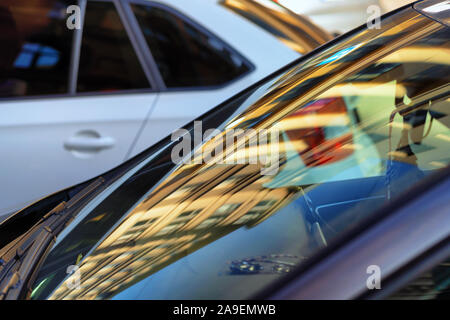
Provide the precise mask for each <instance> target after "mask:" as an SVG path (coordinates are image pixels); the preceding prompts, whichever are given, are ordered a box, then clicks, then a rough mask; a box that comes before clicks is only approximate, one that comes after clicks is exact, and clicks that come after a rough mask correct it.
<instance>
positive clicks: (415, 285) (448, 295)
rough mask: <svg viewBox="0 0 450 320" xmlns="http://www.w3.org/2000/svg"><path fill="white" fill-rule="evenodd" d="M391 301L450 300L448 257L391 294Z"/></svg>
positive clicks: (449, 265)
mask: <svg viewBox="0 0 450 320" xmlns="http://www.w3.org/2000/svg"><path fill="white" fill-rule="evenodd" d="M389 299H392V300H404V299H407V300H450V257H449V258H448V259H447V260H445V261H442V262H440V263H439V264H438V265H436V266H434V267H433V268H432V269H431V270H428V271H426V272H424V273H423V274H421V275H420V276H419V277H417V278H416V279H414V280H413V281H411V282H410V283H408V284H407V285H406V286H405V287H403V288H402V289H400V290H398V291H397V292H396V293H394V294H392V295H391V296H390V297H389Z"/></svg>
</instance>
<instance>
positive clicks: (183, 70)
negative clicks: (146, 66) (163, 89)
mask: <svg viewBox="0 0 450 320" xmlns="http://www.w3.org/2000/svg"><path fill="white" fill-rule="evenodd" d="M131 7H132V9H133V11H134V13H135V15H136V18H137V20H138V23H139V25H140V27H141V28H142V32H143V33H144V36H145V40H146V41H147V44H148V46H149V48H150V50H151V52H152V54H153V57H154V59H155V61H156V64H157V65H158V68H159V71H160V73H161V76H162V78H163V80H164V82H165V84H166V86H167V87H169V88H174V87H199V86H200V87H201V86H213V85H220V84H223V83H226V82H228V81H231V80H233V79H235V78H237V77H239V76H240V75H242V74H244V73H245V72H247V71H249V65H248V64H247V63H246V62H245V60H244V59H243V58H242V57H241V56H240V55H239V54H238V53H236V52H235V51H234V50H231V48H230V47H228V46H227V45H226V44H225V43H223V42H222V41H221V40H220V39H218V38H217V37H215V36H214V35H212V34H210V33H208V32H206V31H205V30H201V29H200V28H198V27H197V26H195V25H194V24H192V23H189V22H188V21H186V20H185V19H183V18H182V17H181V16H180V15H179V14H177V13H175V12H172V11H169V10H167V9H165V8H162V7H157V6H150V5H148V6H146V5H137V4H132V5H131Z"/></svg>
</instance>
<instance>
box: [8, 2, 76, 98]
mask: <svg viewBox="0 0 450 320" xmlns="http://www.w3.org/2000/svg"><path fill="white" fill-rule="evenodd" d="M73 2H75V1H63V0H48V1H38V2H36V1H32V2H30V1H27V0H3V1H2V2H1V3H0V30H1V32H0V48H1V49H0V98H9V97H18V96H35V95H47V94H63V93H67V91H68V79H69V66H70V57H71V51H72V37H73V32H72V31H70V30H68V29H67V26H66V19H67V15H66V8H67V7H68V6H69V5H71V4H72V3H73Z"/></svg>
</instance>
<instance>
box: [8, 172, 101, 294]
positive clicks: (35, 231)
mask: <svg viewBox="0 0 450 320" xmlns="http://www.w3.org/2000/svg"><path fill="white" fill-rule="evenodd" d="M104 181H105V180H104V179H103V178H102V177H100V178H98V179H96V180H95V181H94V182H92V183H91V184H89V185H88V186H87V187H86V188H84V189H83V190H81V191H80V192H79V193H77V194H76V195H75V196H74V197H73V198H71V199H70V200H69V201H67V202H65V201H63V202H61V203H60V204H59V205H58V206H56V207H55V208H54V209H53V210H51V211H50V212H48V213H47V214H46V215H45V216H44V217H43V218H42V219H41V220H40V221H39V222H38V223H37V224H36V225H35V226H34V227H33V228H31V229H30V231H28V232H27V233H26V234H25V235H24V236H23V237H22V238H21V239H20V241H18V243H16V244H15V245H14V246H13V247H12V248H9V249H8V250H7V251H6V252H5V253H4V254H3V255H2V256H1V257H0V300H15V299H23V298H26V297H28V296H29V294H30V292H31V288H30V286H31V285H32V284H33V281H34V279H33V276H34V275H35V274H36V271H37V270H39V265H40V264H41V263H42V262H43V260H44V258H45V257H46V256H47V253H48V252H49V250H50V249H51V248H52V246H53V244H54V243H55V241H56V236H57V235H58V234H59V233H60V232H61V231H62V230H63V229H64V228H65V227H66V226H67V224H68V223H69V222H70V221H71V220H72V219H73V218H74V216H75V212H77V211H76V208H79V206H80V205H81V204H83V203H84V202H85V201H82V202H81V200H86V197H87V196H88V195H92V193H93V192H94V191H95V190H97V191H98V189H99V187H100V186H101V185H102V184H103V183H104ZM89 198H91V197H89Z"/></svg>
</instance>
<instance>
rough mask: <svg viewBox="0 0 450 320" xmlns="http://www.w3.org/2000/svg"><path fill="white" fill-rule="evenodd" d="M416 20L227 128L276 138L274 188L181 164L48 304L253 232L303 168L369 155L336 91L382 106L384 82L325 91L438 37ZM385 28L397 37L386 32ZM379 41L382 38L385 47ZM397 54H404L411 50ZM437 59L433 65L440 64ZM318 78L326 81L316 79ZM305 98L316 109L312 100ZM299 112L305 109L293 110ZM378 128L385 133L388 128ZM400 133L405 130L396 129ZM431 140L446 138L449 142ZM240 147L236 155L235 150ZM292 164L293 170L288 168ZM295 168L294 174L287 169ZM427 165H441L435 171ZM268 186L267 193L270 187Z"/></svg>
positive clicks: (221, 167) (253, 176) (238, 172)
mask: <svg viewBox="0 0 450 320" xmlns="http://www.w3.org/2000/svg"><path fill="white" fill-rule="evenodd" d="M227 2H230V3H231V2H232V1H227ZM418 19H419V18H418V16H417V15H415V14H414V15H412V16H411V18H410V19H407V20H406V22H403V23H400V24H399V25H395V26H391V31H384V32H381V31H373V32H379V34H378V36H377V37H375V38H373V39H372V40H371V41H378V42H379V41H380V39H381V40H383V41H384V42H385V45H383V46H381V47H380V48H379V49H375V50H374V52H373V53H372V52H371V53H369V54H368V55H364V56H361V57H360V58H357V59H355V60H351V61H347V60H345V57H343V58H341V59H337V60H336V61H334V62H333V63H332V64H333V66H332V67H331V66H330V65H322V66H321V67H319V68H312V69H311V68H305V69H304V70H303V71H302V70H299V71H298V75H295V76H293V77H292V80H290V81H288V82H279V86H278V87H275V88H274V89H273V91H272V94H271V95H269V96H265V97H263V99H261V100H259V101H257V102H256V103H254V104H253V105H252V106H250V107H249V108H248V110H247V111H246V112H244V114H243V115H242V116H239V117H237V118H235V119H233V120H231V123H233V124H234V125H232V126H230V125H229V126H228V127H227V130H224V131H223V132H222V133H220V134H219V135H218V137H225V136H226V134H227V132H229V131H230V130H231V129H235V128H247V127H250V125H249V124H252V125H251V126H252V128H253V129H269V130H274V129H277V130H279V131H280V139H279V141H280V146H281V147H280V149H279V152H280V154H279V158H278V160H279V162H280V169H279V170H280V171H279V173H280V174H279V176H277V179H275V178H274V177H270V176H265V175H262V174H261V171H260V169H261V164H258V163H256V164H251V163H243V164H239V163H238V164H227V163H201V164H196V163H195V162H194V163H192V162H191V163H188V164H184V165H180V166H179V167H177V168H176V170H175V171H173V172H172V173H171V174H170V176H169V177H168V178H167V179H165V180H164V182H163V183H162V184H160V185H159V186H158V187H157V188H156V189H155V190H154V191H152V192H151V193H150V194H149V195H147V196H146V198H145V200H144V201H142V202H140V203H139V204H138V205H137V206H136V207H135V208H133V209H132V210H131V212H129V213H128V214H127V216H126V218H125V219H124V220H123V221H122V222H121V224H120V225H119V226H118V227H117V228H115V229H114V230H113V231H112V232H111V233H110V234H109V235H108V236H107V237H106V238H105V239H104V240H102V242H101V243H100V244H99V245H98V247H97V248H96V249H95V250H94V251H93V252H92V253H91V254H90V255H89V256H87V257H86V258H85V259H84V260H83V261H82V263H81V265H80V274H81V276H82V278H81V287H80V288H75V289H69V288H68V286H66V285H65V284H64V283H63V284H62V285H60V286H59V288H58V289H57V290H56V291H55V292H54V293H53V294H52V295H51V297H50V299H71V298H72V299H73V298H77V299H94V298H97V297H101V296H102V295H107V294H108V293H110V292H118V291H120V290H121V289H124V288H127V287H129V286H130V285H132V284H134V283H136V282H138V281H139V280H141V279H143V278H145V277H148V276H149V275H151V274H154V273H155V272H157V271H158V270H161V269H162V268H164V267H165V266H167V265H169V264H171V263H173V262H175V261H177V260H179V259H181V258H182V257H184V256H186V255H188V254H190V253H192V252H194V251H196V250H198V249H200V248H202V247H204V246H205V245H207V244H209V243H211V242H213V241H215V240H216V239H218V238H221V237H223V236H225V235H226V234H228V233H230V232H232V231H234V230H236V229H238V228H241V227H252V226H255V225H257V224H259V223H261V222H262V221H264V220H265V219H267V218H268V217H270V216H271V215H272V214H273V213H274V212H277V211H278V210H279V209H280V208H281V207H283V206H285V205H286V204H287V203H289V202H291V201H292V199H293V198H294V197H295V196H296V194H297V192H298V190H299V189H298V187H297V186H299V185H301V184H300V183H301V182H302V181H304V180H303V179H305V177H306V176H307V175H308V173H309V171H308V170H309V168H313V167H319V166H321V165H323V164H329V163H338V162H339V160H342V159H346V158H349V156H350V155H353V154H354V153H355V151H357V150H361V149H363V148H362V146H364V148H365V149H368V148H369V147H368V145H369V144H366V143H365V142H364V141H365V140H364V139H368V138H367V136H366V135H365V134H363V133H361V130H362V129H364V127H363V126H360V127H358V128H357V124H355V122H354V120H351V116H350V115H351V113H352V112H353V111H352V109H350V108H348V105H349V104H350V103H349V102H348V101H344V99H343V98H342V96H343V94H342V92H343V91H344V94H348V93H349V92H350V91H348V90H353V91H351V92H355V91H356V92H358V91H361V90H363V89H364V90H366V89H367V88H369V87H370V86H369V83H370V84H371V86H372V87H373V88H375V90H373V91H372V93H373V95H374V96H375V97H377V96H379V97H384V96H386V93H385V92H383V91H382V90H381V91H380V90H378V86H379V85H380V83H383V81H382V80H383V79H376V77H375V78H374V79H366V80H364V81H362V82H357V83H352V88H350V87H346V83H340V84H338V85H336V86H333V85H334V84H335V83H336V82H337V81H339V80H342V79H344V78H345V77H347V76H349V75H352V74H353V73H354V72H355V71H357V70H360V69H362V68H363V67H365V66H367V65H368V64H369V63H372V62H373V60H374V59H385V61H390V60H389V59H391V61H392V59H393V60H395V59H396V58H395V55H392V54H391V52H392V51H393V50H396V48H398V47H400V46H403V45H405V44H406V43H409V42H413V41H414V40H416V39H418V38H420V37H422V36H424V35H426V34H429V33H430V32H432V31H435V30H437V29H439V28H442V27H441V25H439V24H438V23H435V22H433V21H431V20H428V19H423V20H420V19H419V20H418ZM413 21H414V24H413ZM392 29H395V30H397V31H396V32H392ZM400 30H401V31H402V33H401V34H400V32H399V31H400ZM362 33H363V34H365V37H366V39H364V37H363V38H362V39H361V37H360V36H358V37H359V40H360V41H369V39H371V37H373V34H372V31H370V32H366V33H364V32H362ZM387 33H389V35H390V37H389V38H384V37H385V36H386V34H387ZM403 52H404V53H405V54H408V52H410V51H408V50H404V51H403ZM402 54H403V53H402ZM414 54H415V53H414ZM436 57H438V58H439V59H441V58H440V57H439V55H436ZM414 59H415V58H414ZM388 72H396V70H395V68H394V69H393V70H392V71H387V72H386V73H384V74H383V76H385V75H386V74H387V73H388ZM291 75H292V73H291ZM323 75H326V76H327V77H326V78H325V79H324V78H323V77H322V78H321V76H323ZM318 77H319V78H321V79H322V80H321V81H317V82H316V83H315V84H314V85H313V86H312V87H308V90H300V91H298V90H297V91H295V94H293V95H290V94H289V93H290V91H291V90H294V89H298V87H301V85H302V83H306V82H308V81H312V80H314V79H316V78H318ZM388 78H389V77H388ZM394 78H395V77H394ZM371 80H373V82H372V81H371ZM313 83H314V82H313ZM405 87H406V84H404V83H390V84H389V88H390V89H391V91H390V92H392V95H391V96H390V99H392V101H391V100H389V101H388V103H386V106H384V105H380V104H379V105H378V106H377V107H383V108H384V107H386V108H390V109H386V110H388V111H387V112H386V113H385V115H386V114H387V115H389V113H390V112H391V111H393V110H394V108H395V107H396V104H395V99H397V98H401V97H402V96H404V94H405V92H406V89H405ZM384 88H386V87H384ZM346 90H347V91H346ZM286 97H287V98H286ZM313 97H315V99H314V100H312V99H311V98H313ZM372 98H373V96H372ZM310 102H311V103H310ZM353 103H354V104H355V105H354V108H358V104H360V103H362V102H361V101H356V102H353ZM300 106H303V108H300V109H299V107H300ZM267 114H268V115H269V116H267V117H264V118H262V119H261V116H262V115H267ZM365 117H366V118H368V119H370V118H371V115H370V114H368V115H367V116H366V115H363V119H362V120H361V122H360V123H365V122H364V121H365ZM391 126H392V127H393V126H397V122H392V123H391ZM323 127H332V129H333V130H337V132H338V133H336V134H335V135H334V136H332V137H331V138H330V137H325V134H324V130H323ZM380 127H381V128H385V127H386V122H385V123H384V125H380ZM336 128H337V129H336ZM399 129H401V130H403V131H404V130H407V129H405V125H404V124H402V126H401V128H399ZM438 138H440V139H448V136H439V137H438ZM223 141H226V139H222V140H220V139H217V140H216V139H213V140H210V141H208V142H207V143H206V144H205V145H204V146H203V148H201V149H200V151H199V152H200V153H201V152H203V151H205V150H207V151H208V150H213V149H215V147H216V146H217V144H219V143H223ZM248 141H249V137H248V136H246V135H245V134H244V135H241V136H239V137H237V140H236V142H235V143H234V144H233V145H232V148H233V150H232V152H231V153H230V150H227V146H225V147H224V148H222V149H220V152H219V153H218V154H216V155H215V157H222V158H226V157H225V156H224V155H232V156H235V157H237V158H240V157H244V156H248V155H249V154H255V153H256V152H257V150H256V149H255V147H254V146H251V145H249V144H248ZM361 141H362V142H361ZM384 141H386V138H385V137H384ZM270 144H271V141H268V142H267V145H269V146H270ZM240 146H243V147H242V148H241V149H240V148H239V147H240ZM235 148H237V150H235ZM377 148H378V146H377ZM373 149H374V150H375V153H376V154H377V155H378V153H377V152H380V153H381V154H382V157H386V156H392V157H399V158H402V157H405V154H403V153H402V151H399V150H396V151H395V150H382V149H381V148H378V149H376V148H375V147H373ZM385 149H386V148H385ZM366 151H367V150H366ZM388 152H390V153H389V154H388ZM366 154H368V152H366ZM366 158H367V155H365V156H362V157H360V158H356V157H355V159H353V158H352V159H351V160H354V161H357V162H358V161H359V162H364V161H365V160H366ZM379 158H380V157H379ZM296 161H297V162H298V163H301V166H300V165H297V164H295V163H296ZM293 163H294V164H295V166H292V164H293ZM434 165H435V166H439V165H440V164H439V163H438V162H435V163H434ZM345 166H350V164H348V163H346V164H344V165H343V166H342V168H340V170H344V169H346V167H345ZM369 169H370V170H373V168H369ZM369 169H368V172H369ZM376 170H379V168H378V167H377V168H376ZM293 172H295V175H294V173H293ZM316 172H318V171H316ZM376 173H378V172H376ZM333 174H334V173H333ZM275 180H277V181H275ZM305 181H306V180H305ZM270 184H272V185H271V186H270V187H269V185H270Z"/></svg>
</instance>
